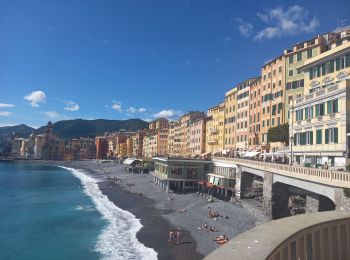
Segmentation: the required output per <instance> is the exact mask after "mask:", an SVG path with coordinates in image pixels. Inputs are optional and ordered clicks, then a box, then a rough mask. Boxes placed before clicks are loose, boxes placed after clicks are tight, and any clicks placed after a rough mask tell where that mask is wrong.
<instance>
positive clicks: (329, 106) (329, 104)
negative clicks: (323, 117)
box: [327, 101, 332, 115]
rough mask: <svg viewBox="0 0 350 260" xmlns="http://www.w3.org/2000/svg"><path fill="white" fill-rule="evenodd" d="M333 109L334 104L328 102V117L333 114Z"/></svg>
mask: <svg viewBox="0 0 350 260" xmlns="http://www.w3.org/2000/svg"><path fill="white" fill-rule="evenodd" d="M331 109H332V102H331V101H327V115H329V114H331V111H332V110H331Z"/></svg>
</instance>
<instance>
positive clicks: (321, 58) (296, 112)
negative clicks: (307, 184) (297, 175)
mask: <svg viewBox="0 0 350 260" xmlns="http://www.w3.org/2000/svg"><path fill="white" fill-rule="evenodd" d="M348 35H349V36H350V31H349V34H348ZM337 45H338V46H337ZM330 46H331V49H330V50H328V51H326V52H324V53H322V54H320V55H318V56H316V57H314V58H311V59H309V60H307V61H306V62H305V64H304V65H303V66H301V67H300V68H299V69H300V71H301V72H302V73H304V80H305V87H304V95H303V96H301V97H299V98H298V99H296V100H295V102H294V103H293V107H292V108H291V113H292V118H291V125H290V135H291V136H293V139H294V140H293V141H294V142H293V143H292V154H293V161H294V162H296V163H300V164H303V163H306V164H312V165H321V164H324V163H325V162H327V163H328V165H330V166H335V167H344V166H345V164H346V158H347V157H348V146H349V143H348V141H349V140H347V139H348V132H349V128H350V125H349V124H350V100H349V98H350V42H349V41H348V39H347V40H344V41H340V44H335V45H333V46H332V45H330Z"/></svg>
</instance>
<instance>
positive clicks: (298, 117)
mask: <svg viewBox="0 0 350 260" xmlns="http://www.w3.org/2000/svg"><path fill="white" fill-rule="evenodd" d="M295 115H296V120H297V121H300V120H303V110H302V109H300V110H297V111H295Z"/></svg>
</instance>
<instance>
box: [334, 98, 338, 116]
mask: <svg viewBox="0 0 350 260" xmlns="http://www.w3.org/2000/svg"><path fill="white" fill-rule="evenodd" d="M337 112H338V99H336V100H334V113H337Z"/></svg>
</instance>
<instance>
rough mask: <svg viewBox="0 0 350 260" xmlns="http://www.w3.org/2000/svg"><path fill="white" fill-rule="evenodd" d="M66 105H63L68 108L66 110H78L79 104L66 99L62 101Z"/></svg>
mask: <svg viewBox="0 0 350 260" xmlns="http://www.w3.org/2000/svg"><path fill="white" fill-rule="evenodd" d="M63 102H64V103H65V104H66V106H65V108H64V109H65V110H68V111H77V110H79V108H80V107H79V105H78V104H77V103H75V102H73V101H70V100H67V101H63Z"/></svg>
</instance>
